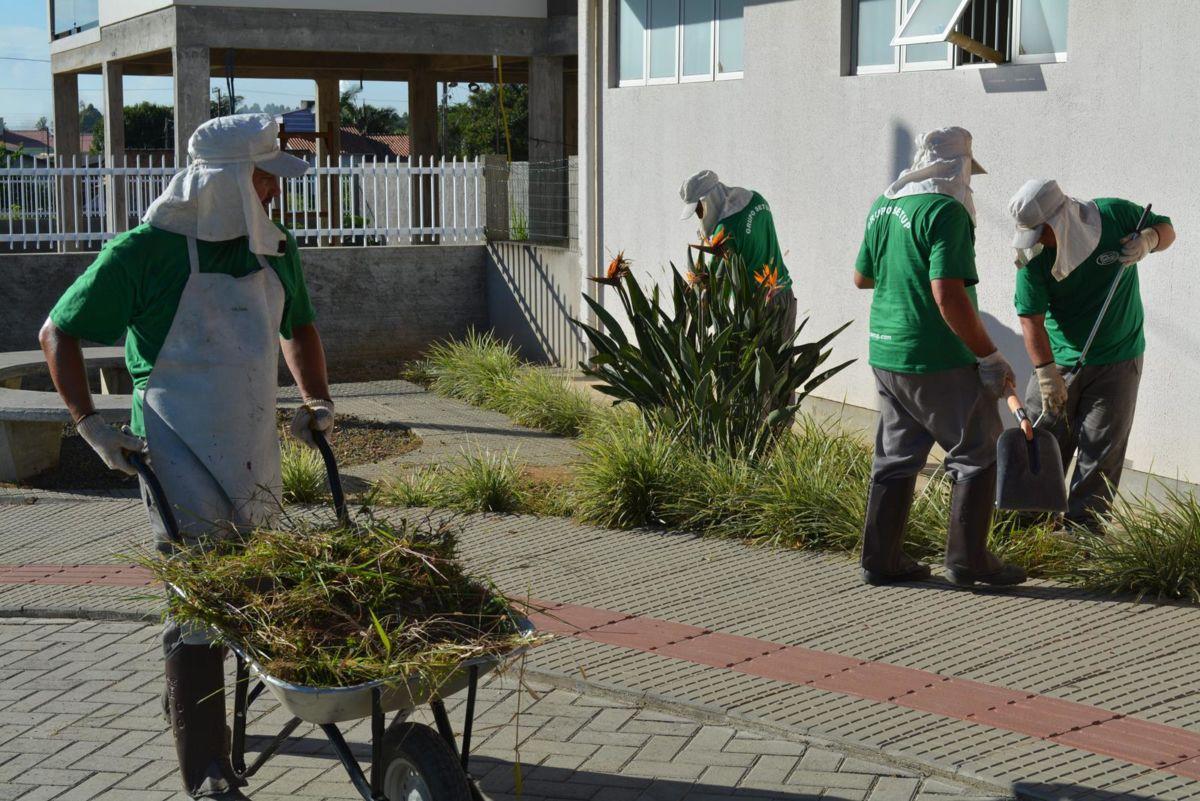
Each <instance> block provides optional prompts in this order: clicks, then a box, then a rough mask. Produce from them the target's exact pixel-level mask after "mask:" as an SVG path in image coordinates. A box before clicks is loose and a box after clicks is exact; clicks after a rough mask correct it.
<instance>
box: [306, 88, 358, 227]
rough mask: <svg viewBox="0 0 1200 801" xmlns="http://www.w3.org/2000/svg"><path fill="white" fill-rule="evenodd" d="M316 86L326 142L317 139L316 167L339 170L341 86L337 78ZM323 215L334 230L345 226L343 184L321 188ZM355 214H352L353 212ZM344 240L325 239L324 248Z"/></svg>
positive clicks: (324, 184) (319, 122) (316, 115)
mask: <svg viewBox="0 0 1200 801" xmlns="http://www.w3.org/2000/svg"><path fill="white" fill-rule="evenodd" d="M315 83H316V85H317V107H316V109H314V118H315V120H316V125H317V130H318V131H320V132H321V133H322V134H325V138H324V139H323V138H321V137H317V165H318V166H322V165H324V164H326V163H329V164H332V165H333V166H337V165H338V164H340V163H341V158H342V107H341V84H340V82H339V81H338V80H337V79H336V78H320V79H318V80H317V81H315ZM321 190H322V194H321V199H320V201H319V202H320V203H321V213H322V214H324V216H325V219H326V220H328V225H329V227H331V228H340V227H341V225H342V216H343V212H344V211H346V210H344V209H342V192H341V182H340V181H338V180H330V181H328V182H322V185H321ZM350 211H351V213H353V211H352V210H350ZM340 241H341V237H325V238H324V239H322V240H321V242H320V244H322V245H336V244H338V243H339V242H340Z"/></svg>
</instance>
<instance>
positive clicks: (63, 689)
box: [0, 619, 987, 801]
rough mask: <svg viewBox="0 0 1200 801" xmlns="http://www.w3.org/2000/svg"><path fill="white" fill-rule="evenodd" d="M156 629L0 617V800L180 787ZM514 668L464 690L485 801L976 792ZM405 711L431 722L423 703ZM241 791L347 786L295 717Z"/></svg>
mask: <svg viewBox="0 0 1200 801" xmlns="http://www.w3.org/2000/svg"><path fill="white" fill-rule="evenodd" d="M158 634H159V630H158V627H157V626H148V625H145V624H140V623H120V622H92V621H88V622H80V621H66V620H23V619H14V620H8V621H5V622H3V623H2V624H0V664H2V665H3V667H2V668H0V799H6V800H9V799H21V801H35V799H36V800H37V801H49V799H62V801H69V800H70V801H84V800H85V799H87V800H90V799H103V801H166V799H184V798H186V796H184V794H183V793H181V792H179V787H178V781H179V780H178V777H177V774H176V767H175V761H174V747H173V744H172V741H171V736H170V733H169V732H168V731H167V728H166V724H165V722H164V720H163V717H162V711H161V710H162V707H161V704H160V700H159V692H160V689H161V686H162V662H161V657H160V655H159V646H158ZM519 677H520V673H519V668H517V667H513V668H511V669H510V670H509V671H507V672H506V673H504V674H502V675H500V676H498V677H495V678H493V679H491V680H490V681H488V682H487V683H486V684H484V685H483V686H482V687H481V688H480V692H479V695H478V698H477V707H476V724H475V732H474V743H475V745H474V748H473V749H472V750H473V753H474V754H475V757H474V758H473V759H472V772H473V773H474V775H475V776H476V777H477V778H478V779H479V783H480V787H481V789H482V790H483V792H484V793H485V795H486V796H487V797H488V798H490V799H494V800H495V801H501V800H504V801H507V800H508V799H516V798H518V796H517V795H516V790H517V781H518V774H519V777H520V781H521V789H522V792H521V794H520V796H519V798H520V799H522V800H523V801H560V800H561V799H596V801H636V800H639V799H640V800H642V801H650V800H651V799H654V800H655V801H670V800H672V799H690V800H691V801H704V800H705V799H715V798H721V799H727V800H729V801H734V800H735V799H739V800H740V801H766V799H774V800H776V801H788V800H792V801H800V800H801V799H846V801H863V799H867V800H868V801H896V800H897V799H903V800H905V801H911V800H912V799H921V801H953V799H972V801H983V799H986V798H987V796H985V795H982V794H980V793H978V792H975V791H972V790H970V789H968V788H966V787H963V786H961V785H958V784H955V783H950V782H945V781H940V780H926V779H924V778H923V777H921V776H919V775H916V774H913V773H910V772H907V771H904V770H901V769H897V768H893V767H890V766H888V765H886V764H881V763H878V762H869V761H866V760H863V759H860V758H855V757H852V756H848V755H846V754H845V753H841V752H838V751H834V750H829V749H826V748H820V747H817V746H810V745H807V744H805V743H802V742H797V741H794V740H787V739H781V738H772V737H766V736H763V735H761V734H756V733H754V732H751V731H747V730H740V729H736V728H732V727H728V726H715V725H705V724H702V723H699V722H697V721H694V720H690V719H688V718H685V717H681V716H679V715H671V714H664V713H662V712H658V711H655V710H650V709H645V708H639V707H637V706H634V705H630V704H623V703H620V702H614V701H612V700H610V699H606V698H598V697H589V696H587V695H580V694H578V693H574V692H571V691H569V690H564V689H556V688H553V687H549V686H546V685H544V684H542V683H539V682H537V681H536V680H532V681H527V682H526V685H527V688H526V689H518V687H519V686H520V684H519ZM230 683H232V677H230ZM463 702H464V699H463V698H462V694H459V695H458V696H454V697H452V698H451V699H449V701H448V704H447V707H448V709H449V712H450V717H451V719H452V720H453V721H455V722H456V723H457V722H458V721H460V720H461V716H462V706H463ZM260 705H261V706H262V707H263V711H261V712H257V713H256V708H257V707H258V706H260ZM411 719H413V720H418V721H421V722H424V723H427V724H431V723H432V720H431V719H430V717H429V716H428V715H427V714H425V713H424V712H422V713H421V714H418V715H416V716H414V717H413V718H411ZM286 721H287V716H286V715H285V714H282V713H281V712H279V711H278V708H277V707H274V706H273V704H271V703H263V702H259V703H257V704H256V705H255V706H252V707H251V722H250V727H249V732H250V737H249V750H250V752H251V753H250V757H251V759H252V758H253V754H254V753H255V752H256V751H257V749H258V748H259V747H261V744H262V743H263V742H264V741H265V740H266V739H268V738H269V736H270V735H271V734H272V733H273V732H274V731H276V730H277V729H278V728H279V727H280V726H282V725H283V724H284V723H285V722H286ZM346 737H347V740H348V741H349V742H350V743H351V744H352V745H353V746H354V751H355V755H356V756H357V757H358V758H359V759H360V761H361V762H363V763H364V765H365V763H367V762H369V760H370V751H369V745H368V744H369V741H370V731H369V725H368V724H367V723H366V722H364V723H360V724H357V725H354V726H352V727H350V728H348V729H347V730H346ZM518 760H519V761H520V764H521V767H520V769H519V770H518V769H517V768H516V767H515V765H514V763H515V762H517V761H518ZM248 793H249V795H250V796H251V797H252V798H253V799H254V801H282V800H283V799H305V800H306V801H323V800H324V799H328V800H329V801H333V800H334V799H339V800H340V799H356V798H359V796H358V795H356V794H355V791H354V789H353V788H352V787H351V785H350V782H349V781H348V779H347V778H346V775H345V773H344V772H343V770H342V767H341V765H340V764H338V762H337V758H336V756H335V755H334V753H333V751H332V749H330V748H329V747H328V746H327V744H326V740H325V738H324V735H323V734H322V733H321V731H320V730H319V729H316V728H315V727H312V726H307V725H304V726H301V727H300V728H299V729H297V730H296V732H295V733H294V739H292V740H291V741H290V742H289V744H288V745H286V746H285V747H284V749H283V750H282V751H281V752H280V753H278V754H277V755H276V756H275V757H273V758H272V759H271V760H270V761H269V762H267V763H266V765H265V766H264V767H263V768H262V770H261V771H260V772H259V773H258V774H257V775H255V776H254V777H253V779H252V781H251V784H250V787H249V788H248Z"/></svg>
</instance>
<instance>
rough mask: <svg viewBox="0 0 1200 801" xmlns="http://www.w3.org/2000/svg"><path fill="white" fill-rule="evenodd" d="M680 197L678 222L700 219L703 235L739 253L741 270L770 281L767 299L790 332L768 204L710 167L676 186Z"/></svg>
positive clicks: (788, 293) (792, 313) (788, 298)
mask: <svg viewBox="0 0 1200 801" xmlns="http://www.w3.org/2000/svg"><path fill="white" fill-rule="evenodd" d="M679 197H680V198H681V199H682V200H683V204H684V205H683V214H682V215H681V217H680V219H681V220H689V219H691V218H692V217H698V218H699V219H700V235H701V237H702V238H703V239H706V240H709V241H712V240H718V239H719V240H720V241H722V242H724V243H725V247H726V248H728V249H729V251H730V252H732V253H735V254H737V255H738V256H740V257H741V259H742V262H743V263H744V265H745V267H746V269H747V270H748V271H749V272H750V273H751V275H752V276H754V277H756V279H757V280H759V281H760V283H762V282H768V283H770V284H772V285H773V288H772V290H771V294H770V297H771V302H772V303H776V304H779V305H781V306H783V307H784V314H783V320H782V323H781V324H782V325H783V327H784V330H785V332H786V333H787V334H791V333H792V332H793V331H795V330H796V296H795V294H793V292H792V278H791V276H790V275H789V274H788V269H787V265H785V264H784V263H783V253H782V252H780V248H779V236H778V234H776V232H775V218H774V217H773V216H772V215H771V207H770V206H769V205H767V201H766V200H765V199H764V198H763V196H762V195H760V194H759V193H758V192H753V191H751V190H749V189H743V188H741V187H738V186H726V185H725V184H723V183H721V181H720V180H719V179H718V178H717V174H716V173H715V172H713V171H712V170H702V171H700V172H698V173H696V174H695V175H693V176H692V177H691V178H688V179H687V180H686V181H684V182H683V185H682V186H680V187H679Z"/></svg>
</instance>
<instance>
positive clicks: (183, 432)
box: [40, 114, 333, 799]
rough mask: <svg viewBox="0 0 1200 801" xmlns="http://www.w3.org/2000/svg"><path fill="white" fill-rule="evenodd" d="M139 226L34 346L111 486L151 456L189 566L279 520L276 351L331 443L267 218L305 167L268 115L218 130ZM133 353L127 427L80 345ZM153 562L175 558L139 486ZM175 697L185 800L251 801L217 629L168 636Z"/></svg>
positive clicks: (320, 386) (300, 417)
mask: <svg viewBox="0 0 1200 801" xmlns="http://www.w3.org/2000/svg"><path fill="white" fill-rule="evenodd" d="M188 154H189V156H190V157H191V159H192V163H191V164H190V165H189V166H188V167H187V169H185V170H183V171H182V172H180V173H178V174H176V175H175V177H174V178H173V179H172V180H171V183H170V185H169V186H168V187H167V189H166V191H165V192H163V194H162V195H161V196H160V197H159V198H158V199H157V200H156V201H155V202H154V203H153V204H152V205H151V206H150V208H149V209H148V210H147V212H146V216H145V217H144V218H143V221H142V224H141V225H139V226H138V227H136V228H134V229H132V230H131V231H128V232H126V233H124V234H122V235H120V236H118V237H117V238H116V239H114V240H113V241H112V242H110V243H109V244H108V245H107V246H106V247H105V248H104V250H103V251H102V252H101V253H100V255H99V256H98V257H97V258H96V260H95V261H94V262H93V263H92V265H91V266H90V267H89V268H88V269H87V271H86V272H84V274H83V275H81V276H80V277H79V279H78V280H76V281H75V283H74V284H72V286H71V287H70V288H69V289H68V290H67V291H66V293H65V294H64V295H63V296H62V298H61V299H60V300H59V301H58V303H57V304H56V305H55V307H54V308H53V310H52V311H51V312H50V317H49V319H47V320H46V323H45V325H43V327H42V330H41V334H40V340H41V344H42V350H43V351H44V352H45V355H46V361H47V363H48V364H49V367H50V374H51V376H52V377H53V379H54V384H55V386H56V387H57V389H58V391H59V394H60V395H61V396H62V398H63V401H64V402H65V403H66V405H67V407H68V408H69V409H70V411H71V414H72V417H73V419H74V420H75V424H76V427H77V428H78V430H79V433H80V435H81V436H82V437H83V438H84V439H85V440H86V441H87V443H88V444H89V445H91V447H92V448H93V449H94V450H95V451H96V453H97V454H98V455H99V456H100V458H101V459H102V460H103V461H104V463H105V464H107V465H108V466H109V467H111V468H113V469H114V470H121V471H123V472H126V473H130V474H132V473H134V468H133V466H132V465H131V464H130V462H129V458H128V456H129V454H130V453H136V452H141V451H143V450H146V451H147V452H148V453H149V456H150V459H151V460H152V462H153V465H154V470H155V473H156V474H157V476H158V478H159V480H160V481H161V482H162V485H163V487H164V488H165V489H166V497H167V498H169V499H171V503H172V507H173V508H172V509H170V510H169V511H170V512H172V513H173V515H174V517H175V518H176V519H177V520H178V522H179V531H180V535H181V538H182V541H183V543H184V546H183V547H184V548H185V549H186V548H191V547H195V546H196V545H198V544H200V543H202V542H204V541H205V540H212V539H221V538H224V537H227V536H231V535H234V534H236V533H237V532H245V531H248V530H250V529H252V528H255V527H258V526H262V525H266V524H269V523H270V522H271V521H272V520H273V519H274V518H275V516H276V514H277V513H278V511H279V498H280V495H281V486H282V481H281V478H280V459H279V441H278V437H277V433H276V419H275V404H276V394H277V389H278V388H277V373H278V355H279V347H280V345H279V343H280V342H282V346H283V353H284V358H285V360H286V362H287V365H288V368H289V370H290V371H291V373H292V376H293V377H294V378H295V380H296V383H297V385H298V386H299V389H300V392H301V395H302V397H303V398H304V405H303V406H301V407H300V408H299V409H298V410H297V411H296V413H295V416H294V417H293V419H292V424H291V432H292V434H293V435H294V436H296V437H297V438H298V439H300V440H301V441H304V442H305V443H306V444H309V445H310V446H311V445H313V444H314V443H313V435H312V431H314V430H318V431H321V432H328V431H330V430H331V429H332V427H333V403H332V401H331V400H330V398H329V386H328V380H327V377H326V371H325V352H324V349H323V347H322V345H321V338H320V335H319V334H318V333H317V329H316V326H315V325H314V322H313V321H314V319H315V312H314V310H313V307H312V303H311V302H310V301H309V297H308V290H307V288H306V286H305V282H304V275H303V272H302V271H301V268H300V258H299V254H298V251H297V248H296V241H295V239H294V238H293V237H292V236H291V234H290V233H289V232H288V231H287V229H286V228H284V227H283V226H281V225H278V224H276V223H274V222H272V220H271V219H270V217H269V216H268V215H267V212H266V207H267V206H268V205H269V204H270V202H271V200H272V199H273V198H275V197H276V196H278V194H279V189H278V187H279V179H280V178H281V177H283V178H288V177H298V176H300V175H302V174H303V173H304V171H305V170H306V169H307V167H308V165H307V164H306V163H305V162H304V161H302V160H300V159H298V158H295V157H293V156H290V155H288V154H286V153H283V152H281V151H280V149H279V136H278V126H277V125H276V123H275V122H274V121H273V120H272V119H271V118H270V117H269V116H266V115H262V114H244V115H235V116H228V117H221V118H218V119H214V120H210V121H208V122H206V123H205V124H203V125H201V126H200V127H199V128H198V129H196V132H195V133H194V134H193V135H192V137H191V139H190V140H189V142H188ZM122 336H124V337H125V361H126V365H127V366H128V369H129V373H130V375H131V376H132V377H133V383H134V392H133V409H132V414H131V424H130V427H129V428H128V429H126V430H124V431H119V430H117V429H115V428H112V427H110V426H108V425H107V424H105V423H104V422H103V420H101V418H100V417H99V416H98V415H97V414H96V413H95V409H94V407H93V405H92V399H91V394H90V392H89V389H88V383H87V374H86V369H85V365H84V361H83V355H82V351H81V350H80V340H83V339H87V340H92V341H96V342H104V343H114V342H116V341H118V340H119V339H120V338H121V337H122ZM142 497H143V498H144V499H145V502H146V505H147V508H148V510H149V513H150V521H151V527H152V528H153V529H154V531H155V535H156V540H157V542H158V544H159V548H160V549H161V550H163V551H164V552H170V551H172V550H173V549H174V548H175V547H176V546H174V545H173V544H172V542H171V540H170V539H169V538H167V536H166V530H165V528H164V526H163V522H162V515H161V514H160V512H159V510H158V509H156V508H155V502H154V500H153V497H152V495H151V493H150V492H149V491H148V490H147V487H146V485H145V482H144V481H143V485H142ZM163 651H164V655H165V657H166V691H167V701H168V707H169V712H170V718H171V728H172V731H173V733H174V736H175V745H176V753H177V755H178V758H179V767H180V772H181V773H182V777H183V783H184V787H185V789H186V790H187V792H188V793H189V795H191V796H192V797H193V798H216V799H243V798H245V796H244V795H243V794H242V792H241V791H240V790H239V789H238V786H239V785H240V784H242V783H243V782H242V781H241V780H239V779H238V777H237V775H236V774H235V773H234V771H233V769H232V767H231V765H230V757H229V744H228V743H227V741H226V727H225V694H224V667H223V663H224V649H223V648H221V647H218V646H215V645H214V644H213V642H212V639H211V633H210V632H209V630H208V629H207V628H200V627H189V626H184V625H180V624H177V623H176V622H174V621H172V620H170V619H168V620H167V623H166V626H165V629H164V631H163Z"/></svg>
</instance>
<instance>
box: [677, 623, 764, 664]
mask: <svg viewBox="0 0 1200 801" xmlns="http://www.w3.org/2000/svg"><path fill="white" fill-rule="evenodd" d="M786 647H787V646H786V645H780V644H779V643H774V642H767V641H765V640H756V639H754V638H752V637H739V636H738V635H736V634H725V633H723V632H720V631H705V632H704V633H703V634H701V635H699V636H696V637H689V638H687V639H684V640H679V641H678V642H672V643H667V644H666V645H660V646H658V647H657V648H655V649H654V653H656V654H659V655H660V656H670V657H674V658H675V659H685V660H687V661H688V662H695V663H696V664H698V665H707V666H709V667H716V668H731V667H734V666H735V665H737V664H739V663H742V662H747V661H749V660H751V659H754V658H755V657H759V656H765V655H766V654H769V653H771V652H773V651H779V650H782V649H784V648H786Z"/></svg>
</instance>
